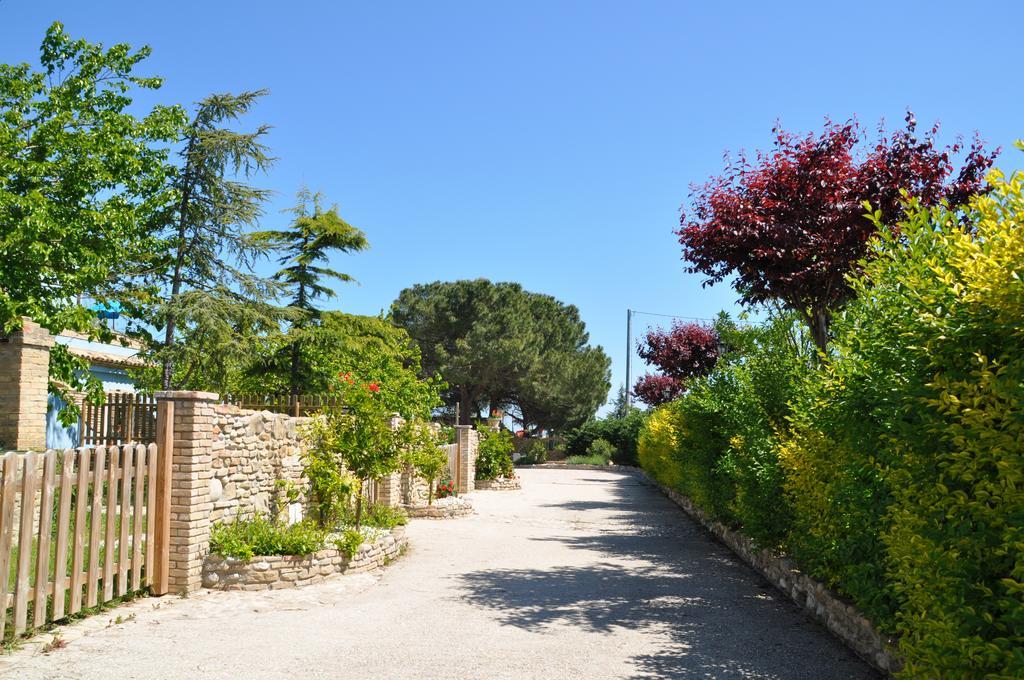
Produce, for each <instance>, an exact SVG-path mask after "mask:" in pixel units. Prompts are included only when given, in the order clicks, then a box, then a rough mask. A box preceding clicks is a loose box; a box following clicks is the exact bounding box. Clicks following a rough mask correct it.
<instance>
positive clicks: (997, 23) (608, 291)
mask: <svg viewBox="0 0 1024 680" xmlns="http://www.w3.org/2000/svg"><path fill="white" fill-rule="evenodd" d="M896 5H899V6H898V7H896ZM968 7H969V5H967V4H966V3H962V2H928V3H924V2H921V3H917V2H900V3H893V2H860V3H823V2H800V3H795V2H794V3H785V2H778V3H746V4H744V3H737V2H733V3H709V2H701V3H698V2H682V1H677V2H619V3H609V2H554V1H550V0H549V1H546V2H524V1H517V2H502V3H497V2H486V3H483V2H478V3H470V2H461V3H452V2H431V3H423V2H415V3H414V2H387V3H383V2H381V3H366V2H362V3H349V2H301V1H299V0H293V1H292V2H273V3H271V2H264V3H260V2H212V1H210V0H207V1H206V2H191V1H179V2H174V3H168V2H161V3H150V2H138V1H137V0H136V1H134V2H102V1H94V2H88V3H84V2H81V3H78V2H76V3H71V2H65V3H58V2H47V1H45V0H0V62H21V61H30V62H37V58H38V46H39V42H40V40H41V39H42V36H43V33H44V31H45V30H46V27H47V26H48V25H49V24H50V23H51V22H52V21H53V20H55V19H59V20H60V21H63V22H64V23H65V25H66V27H67V29H68V31H69V32H70V33H71V34H72V35H74V36H76V37H85V38H87V39H89V40H92V41H100V42H104V43H114V42H120V41H126V42H129V43H131V44H133V45H142V44H149V45H150V46H152V48H153V56H152V58H151V59H150V60H149V61H148V62H147V65H146V67H145V68H144V71H147V72H148V73H151V74H156V75H161V76H164V77H165V78H166V85H165V86H164V88H163V89H162V90H160V92H159V93H158V95H157V98H158V99H159V100H160V101H163V102H167V103H173V102H182V103H188V102H193V101H195V100H198V99H200V98H202V97H203V96H205V95H207V94H209V93H211V92H223V91H240V90H243V89H255V88H268V89H269V90H270V91H271V95H270V96H269V97H268V98H266V100H265V101H264V103H263V104H262V105H260V106H259V107H258V108H257V109H256V112H255V114H254V115H253V116H252V117H251V119H250V121H249V123H251V124H253V125H255V124H257V123H264V122H265V123H269V124H271V125H273V126H274V130H273V132H272V134H271V135H270V137H269V139H268V142H269V144H270V145H271V146H272V147H273V151H274V154H275V155H276V156H278V157H279V159H280V160H279V161H278V163H277V164H276V166H275V167H274V169H273V170H272V172H271V173H270V174H269V175H268V176H266V177H265V178H262V179H261V180H260V183H261V184H262V186H265V187H267V188H270V189H273V190H274V191H275V192H276V195H275V198H274V200H273V202H272V204H271V205H270V206H268V212H267V216H266V218H265V220H264V222H265V225H266V226H279V225H281V224H283V223H284V222H285V220H286V216H284V215H282V214H280V213H279V212H278V211H279V210H281V209H283V208H286V207H288V206H290V205H292V203H293V198H294V194H295V192H296V191H297V190H298V189H299V187H300V186H302V185H303V184H306V185H308V186H309V187H310V188H311V189H314V190H320V191H322V192H323V193H324V194H325V196H326V197H327V198H328V199H329V200H330V201H333V202H337V203H338V204H339V206H340V208H341V214H342V215H343V216H344V217H345V218H346V219H347V220H348V221H350V222H351V223H353V224H355V225H357V226H359V227H360V228H362V229H363V230H364V231H365V232H366V233H367V235H368V237H369V240H370V243H371V245H372V249H371V250H370V251H369V252H366V253H361V254H357V255H352V256H346V257H342V258H339V260H338V261H337V262H336V263H334V264H336V266H337V268H339V269H341V270H342V271H346V272H349V273H350V274H352V275H353V276H355V277H356V278H357V279H358V280H359V281H360V285H358V286H355V285H348V286H343V287H341V288H340V290H339V293H340V295H339V297H338V298H337V299H335V300H334V301H332V302H331V303H330V306H332V307H336V308H340V309H343V310H345V311H348V312H353V313H361V314H375V313H377V312H379V311H380V310H382V309H386V308H387V307H388V306H389V305H390V303H391V301H392V300H393V299H394V298H395V296H396V295H397V294H398V292H399V291H400V290H401V289H402V288H404V287H406V286H409V285H411V284H414V283H418V282H427V281H433V280H437V279H445V280H451V279H457V278H471V277H480V276H482V277H487V278H490V279H492V280H515V281H520V282H521V283H522V284H523V285H524V286H525V287H526V288H528V289H530V290H534V291H538V292H544V293H549V294H552V295H554V296H556V297H557V298H559V299H561V300H563V301H565V302H569V303H572V304H575V305H577V306H578V307H579V308H580V311H581V313H582V316H583V318H584V320H585V321H586V323H587V325H588V327H589V329H590V332H591V338H592V340H593V341H594V342H596V343H598V344H601V345H603V346H604V348H605V349H606V351H608V352H609V353H610V354H611V356H612V357H613V360H614V366H613V383H614V384H616V385H617V384H618V383H620V382H622V380H623V377H624V353H625V329H624V325H625V310H626V309H627V307H632V308H634V309H641V310H645V311H654V312H665V313H671V314H678V315H685V316H694V317H710V316H713V315H714V314H715V313H716V312H717V311H718V310H720V309H733V310H734V309H735V308H734V305H733V302H734V299H735V294H734V293H733V291H732V290H731V289H730V288H729V287H728V286H726V285H719V286H717V287H714V288H710V289H706V288H703V289H702V288H701V285H700V278H699V277H698V276H694V275H687V274H685V273H684V272H683V264H682V262H681V261H680V258H679V248H678V245H677V243H676V240H675V237H674V236H673V234H672V230H673V229H674V228H675V226H676V224H677V220H678V216H679V209H680V206H681V205H682V204H683V203H684V202H685V200H686V197H687V193H688V187H689V185H690V184H691V183H693V182H701V181H703V180H705V179H706V178H707V177H708V176H709V175H711V174H713V173H716V172H718V171H720V170H721V167H722V154H723V152H724V151H725V150H727V149H729V150H734V151H735V150H739V149H748V150H753V149H756V148H759V147H765V146H767V145H768V144H769V143H770V131H771V128H772V125H773V124H774V122H775V121H776V120H777V119H778V120H781V121H782V123H783V125H784V126H785V127H786V128H788V129H791V130H794V131H807V130H818V129H819V128H820V126H821V123H822V121H823V119H824V117H825V116H830V117H832V118H834V119H845V118H847V117H850V116H854V115H856V116H857V117H858V118H859V119H860V120H861V121H862V122H864V123H865V125H866V126H867V127H869V128H873V127H874V126H875V124H876V123H877V122H878V121H879V119H881V118H885V119H886V121H888V122H889V123H890V125H897V124H899V123H901V122H902V117H903V114H904V111H905V109H906V107H908V106H909V107H912V108H913V109H914V111H915V112H916V114H917V117H918V119H919V120H920V121H921V122H922V123H930V122H932V121H935V120H939V121H941V123H942V126H943V131H944V134H943V140H944V141H950V140H952V137H953V135H954V134H955V133H964V134H970V133H973V132H974V131H977V132H979V133H980V134H981V136H982V137H983V138H984V139H985V140H987V141H988V143H989V144H990V145H991V146H1002V147H1003V148H1004V154H1003V156H1002V158H1001V160H1000V161H998V165H1000V166H1001V167H1003V168H1004V169H1015V168H1020V167H1022V165H1024V163H1022V162H1021V161H1022V157H1024V155H1022V154H1020V153H1019V152H1016V151H1014V150H1012V149H1011V148H1010V147H1011V146H1012V142H1013V140H1014V139H1017V138H1020V137H1024V89H1022V88H1021V86H1020V51H1019V38H1020V35H1019V31H1020V26H1021V25H1022V24H1024V4H1019V3H1003V4H1002V5H1001V6H1000V7H999V9H998V11H986V12H981V11H974V12H971V11H969V9H968ZM268 271H269V266H268ZM656 321H657V319H656V318H653V317H640V318H638V319H637V323H636V324H635V325H636V326H638V327H639V328H638V331H642V330H643V328H644V326H645V325H646V324H647V323H650V322H656Z"/></svg>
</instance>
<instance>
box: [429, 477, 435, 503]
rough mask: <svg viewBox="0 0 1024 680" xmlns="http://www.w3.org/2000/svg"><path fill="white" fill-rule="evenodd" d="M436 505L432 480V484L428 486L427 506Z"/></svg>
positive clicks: (432, 481)
mask: <svg viewBox="0 0 1024 680" xmlns="http://www.w3.org/2000/svg"><path fill="white" fill-rule="evenodd" d="M433 504H434V480H433V479H431V480H430V483H429V484H427V505H433Z"/></svg>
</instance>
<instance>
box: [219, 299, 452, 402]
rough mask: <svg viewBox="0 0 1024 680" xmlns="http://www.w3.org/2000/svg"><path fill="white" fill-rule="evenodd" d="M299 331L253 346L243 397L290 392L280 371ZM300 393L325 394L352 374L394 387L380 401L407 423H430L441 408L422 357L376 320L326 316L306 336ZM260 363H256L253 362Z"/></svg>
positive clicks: (400, 332)
mask: <svg viewBox="0 0 1024 680" xmlns="http://www.w3.org/2000/svg"><path fill="white" fill-rule="evenodd" d="M294 337H295V336H294V331H293V330H292V329H289V331H288V332H287V333H276V334H271V335H270V336H267V337H265V338H262V339H260V340H259V341H257V342H256V343H254V344H252V345H250V350H249V351H250V360H251V365H250V368H249V369H248V375H245V376H242V377H241V378H240V379H239V384H240V385H241V388H240V391H243V392H253V393H263V394H266V393H277V392H282V391H284V390H287V389H288V388H289V384H288V382H287V380H288V373H287V371H281V370H276V369H277V368H279V367H281V365H282V364H281V361H282V359H285V360H287V358H288V353H287V349H288V347H289V343H290V341H291V340H292V339H293V338H294ZM303 338H304V341H303V342H302V344H301V352H302V362H301V363H302V365H303V366H304V367H306V370H304V372H303V374H302V383H301V390H300V391H301V392H302V393H306V394H326V393H328V392H329V391H330V390H331V389H332V388H333V387H334V385H335V383H336V381H337V379H338V375H339V374H344V373H352V374H357V375H359V376H361V377H362V378H363V379H364V380H367V381H373V382H376V383H378V384H387V385H391V386H392V387H393V389H389V390H387V391H386V392H385V393H383V394H382V395H381V399H382V400H384V402H385V403H386V404H387V406H388V408H390V409H391V411H392V412H393V413H398V414H400V415H401V416H402V417H403V418H410V419H411V418H429V417H430V415H431V412H432V410H433V409H434V407H436V406H438V405H439V401H438V397H437V393H438V389H440V387H441V386H442V384H441V381H440V379H439V378H436V377H434V378H430V379H427V380H422V379H421V378H420V351H419V348H418V347H417V346H416V344H415V343H414V342H413V341H412V339H411V338H410V337H409V334H408V333H407V332H406V331H405V330H404V329H402V328H398V327H397V326H395V325H394V324H392V323H391V322H390V321H388V320H386V319H382V318H379V317H374V316H358V315H355V314H345V313H343V312H333V311H331V312H322V313H321V314H320V318H319V320H318V323H317V324H316V325H314V326H311V327H309V328H307V329H306V330H305V331H303ZM253 357H255V358H253Z"/></svg>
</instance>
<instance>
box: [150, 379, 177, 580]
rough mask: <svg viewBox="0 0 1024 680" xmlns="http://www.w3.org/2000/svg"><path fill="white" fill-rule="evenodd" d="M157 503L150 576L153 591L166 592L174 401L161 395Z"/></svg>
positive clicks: (168, 574)
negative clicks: (152, 562) (151, 572)
mask: <svg viewBox="0 0 1024 680" xmlns="http://www.w3.org/2000/svg"><path fill="white" fill-rule="evenodd" d="M156 450H157V475H156V507H155V508H154V509H153V510H154V511H155V512H154V517H153V522H154V523H155V524H156V532H155V535H154V542H153V546H152V550H153V557H154V561H155V563H154V569H153V572H154V573H153V576H152V578H151V579H150V583H151V586H150V588H151V590H152V593H153V594H154V595H166V594H167V591H168V590H169V588H170V583H169V579H170V550H171V475H172V468H171V462H172V457H173V454H174V402H173V401H170V400H165V399H161V400H160V401H158V402H157V405H156Z"/></svg>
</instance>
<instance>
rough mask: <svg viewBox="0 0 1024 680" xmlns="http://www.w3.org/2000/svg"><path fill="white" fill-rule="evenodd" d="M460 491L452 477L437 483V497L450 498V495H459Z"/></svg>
mask: <svg viewBox="0 0 1024 680" xmlns="http://www.w3.org/2000/svg"><path fill="white" fill-rule="evenodd" d="M458 495H459V492H458V490H457V489H456V488H455V482H453V481H452V480H450V479H446V480H444V481H442V482H441V483H440V484H438V485H437V497H438V498H448V497H449V496H458Z"/></svg>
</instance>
